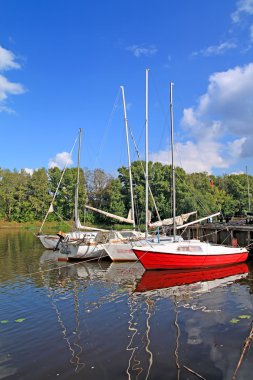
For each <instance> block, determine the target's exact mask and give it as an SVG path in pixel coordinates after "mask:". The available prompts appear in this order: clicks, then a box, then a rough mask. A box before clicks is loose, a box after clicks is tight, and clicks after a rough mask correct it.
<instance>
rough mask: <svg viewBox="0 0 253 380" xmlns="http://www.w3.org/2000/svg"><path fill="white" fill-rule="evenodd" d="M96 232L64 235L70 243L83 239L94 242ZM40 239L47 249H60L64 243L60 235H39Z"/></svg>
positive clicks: (77, 232) (76, 232)
mask: <svg viewBox="0 0 253 380" xmlns="http://www.w3.org/2000/svg"><path fill="white" fill-rule="evenodd" d="M96 234H97V233H96V232H82V231H73V232H69V233H66V234H64V238H65V239H67V240H68V242H69V243H74V242H77V241H80V240H83V239H86V240H87V239H88V240H89V241H93V240H94V239H95V237H96ZM37 237H38V238H39V239H40V241H41V243H42V245H43V246H44V247H45V248H46V249H56V248H57V249H60V248H61V246H62V242H61V241H59V240H60V236H59V235H57V234H56V235H46V234H45V235H37Z"/></svg>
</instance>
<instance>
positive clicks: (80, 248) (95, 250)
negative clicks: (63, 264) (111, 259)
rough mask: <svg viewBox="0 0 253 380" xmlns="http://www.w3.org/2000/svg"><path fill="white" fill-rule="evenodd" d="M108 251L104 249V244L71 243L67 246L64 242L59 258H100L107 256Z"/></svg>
mask: <svg viewBox="0 0 253 380" xmlns="http://www.w3.org/2000/svg"><path fill="white" fill-rule="evenodd" d="M107 256H108V255H107V253H106V251H105V250H104V247H103V245H102V244H96V243H90V244H80V245H75V244H70V243H68V244H67V245H66V246H65V245H64V243H63V244H62V247H61V249H60V255H59V257H58V260H59V259H60V260H64V258H65V259H66V261H68V260H95V259H96V260H98V259H102V258H104V257H107Z"/></svg>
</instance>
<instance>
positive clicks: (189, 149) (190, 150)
mask: <svg viewBox="0 0 253 380" xmlns="http://www.w3.org/2000/svg"><path fill="white" fill-rule="evenodd" d="M220 148H221V146H220V144H218V143H216V142H214V141H208V140H199V141H197V142H193V141H187V142H185V143H176V144H175V146H174V149H175V151H174V160H175V165H176V166H181V167H182V168H183V169H184V170H185V171H186V172H187V173H193V172H203V171H205V172H208V173H211V172H212V169H213V168H228V166H229V162H228V161H227V160H225V159H224V158H223V157H222V155H221V153H220ZM170 157H171V151H170V149H168V150H166V151H165V150H163V151H160V152H158V153H154V154H150V160H151V161H159V162H161V163H163V164H168V163H171V159H170Z"/></svg>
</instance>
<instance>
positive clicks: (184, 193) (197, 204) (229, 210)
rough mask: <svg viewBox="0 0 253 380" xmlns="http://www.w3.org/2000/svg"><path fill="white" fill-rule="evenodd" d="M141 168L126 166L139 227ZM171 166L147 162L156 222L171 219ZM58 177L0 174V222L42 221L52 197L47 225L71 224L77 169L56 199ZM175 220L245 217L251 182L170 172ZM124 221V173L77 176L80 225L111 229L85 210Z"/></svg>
mask: <svg viewBox="0 0 253 380" xmlns="http://www.w3.org/2000/svg"><path fill="white" fill-rule="evenodd" d="M144 168H145V163H144V162H141V161H134V162H133V163H132V177H133V190H134V204H135V212H136V220H137V223H138V224H139V225H141V224H144V223H145V175H144ZM171 173H172V171H171V166H170V165H163V164H161V163H159V162H149V185H150V188H151V191H152V194H153V197H154V199H155V203H156V206H157V209H158V211H159V214H160V217H161V218H162V219H163V218H169V217H171V215H172V202H171V199H172V187H171ZM61 176H62V171H61V170H60V169H59V168H57V167H55V168H51V169H48V170H46V169H45V168H41V169H38V170H35V171H34V172H33V174H29V173H27V172H26V171H25V170H21V171H16V170H14V171H10V170H8V169H0V220H5V221H16V222H32V221H40V220H43V219H44V217H45V215H46V212H47V210H48V208H49V205H50V203H51V201H52V199H53V196H54V195H55V201H54V205H53V206H54V213H50V214H49V217H48V220H49V221H56V220H59V219H62V220H71V219H73V211H74V195H75V188H76V178H77V169H76V168H69V169H66V171H65V173H64V176H63V178H62V182H61V185H60V187H59V189H58V192H57V194H55V191H56V189H57V186H58V184H59V181H60V178H61ZM175 176H176V214H177V215H180V214H183V213H187V212H191V211H197V213H198V216H199V217H201V216H206V215H208V214H212V213H214V212H217V211H221V212H222V214H223V216H224V217H231V216H233V215H246V213H247V212H248V211H250V210H249V208H250V201H251V194H250V193H251V189H252V187H253V177H252V176H247V175H246V174H229V175H228V174H224V175H222V176H214V175H209V174H208V173H206V172H202V173H192V174H187V173H186V172H185V171H184V170H183V169H182V168H179V167H177V168H176V169H175ZM86 204H88V205H91V206H93V207H96V208H99V209H102V210H104V211H108V212H110V213H113V214H116V215H120V216H124V217H127V215H128V212H129V210H130V208H131V201H130V183H129V172H128V168H127V167H125V166H122V167H120V168H119V169H118V176H117V177H113V176H111V175H110V174H108V173H106V172H105V171H104V170H102V169H95V170H87V169H86V170H85V169H82V170H80V184H79V213H80V220H81V221H86V222H89V223H96V224H99V223H104V224H114V223H115V221H113V220H110V219H108V218H106V217H104V216H102V215H99V214H95V213H93V212H90V211H87V210H86V208H85V205H86ZM149 209H150V211H151V215H152V220H153V221H155V220H157V215H156V212H155V207H154V204H153V201H152V198H151V197H149Z"/></svg>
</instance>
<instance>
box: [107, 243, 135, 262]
mask: <svg viewBox="0 0 253 380" xmlns="http://www.w3.org/2000/svg"><path fill="white" fill-rule="evenodd" d="M135 244H136V242H135ZM104 249H105V251H106V252H107V254H108V256H109V257H110V259H111V260H112V261H137V260H138V259H137V257H136V255H135V253H134V251H133V250H132V244H131V243H115V244H113V243H107V244H104Z"/></svg>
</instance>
